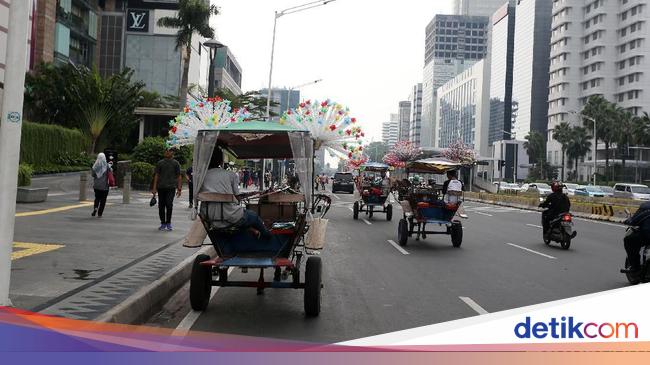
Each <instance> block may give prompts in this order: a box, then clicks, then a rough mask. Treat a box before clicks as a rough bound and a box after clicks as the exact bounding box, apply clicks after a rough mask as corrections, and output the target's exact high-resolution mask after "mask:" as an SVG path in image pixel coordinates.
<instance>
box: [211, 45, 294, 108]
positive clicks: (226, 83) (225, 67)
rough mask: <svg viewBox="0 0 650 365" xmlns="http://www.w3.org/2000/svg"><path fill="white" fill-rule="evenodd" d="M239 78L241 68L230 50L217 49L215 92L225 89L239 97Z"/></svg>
mask: <svg viewBox="0 0 650 365" xmlns="http://www.w3.org/2000/svg"><path fill="white" fill-rule="evenodd" d="M241 77H242V69H241V66H239V63H238V62H237V59H236V58H235V56H234V55H233V54H232V52H231V51H230V48H228V47H223V48H220V49H218V50H217V53H216V56H215V59H214V83H215V85H214V87H215V90H218V89H227V90H229V91H230V92H232V93H233V94H235V95H239V94H241V93H242V90H241ZM298 99H300V98H298Z"/></svg>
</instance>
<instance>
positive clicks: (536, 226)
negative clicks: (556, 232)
mask: <svg viewBox="0 0 650 365" xmlns="http://www.w3.org/2000/svg"><path fill="white" fill-rule="evenodd" d="M527 226H528V227H533V228H539V229H544V227H542V226H538V225H536V224H527Z"/></svg>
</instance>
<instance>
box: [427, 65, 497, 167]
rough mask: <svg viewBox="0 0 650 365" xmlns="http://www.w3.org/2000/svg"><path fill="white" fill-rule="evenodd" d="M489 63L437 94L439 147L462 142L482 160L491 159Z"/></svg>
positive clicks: (462, 76) (466, 72)
mask: <svg viewBox="0 0 650 365" xmlns="http://www.w3.org/2000/svg"><path fill="white" fill-rule="evenodd" d="M489 85H490V74H489V63H488V62H487V60H482V61H479V62H477V63H476V64H474V66H472V67H470V68H469V69H467V70H465V71H464V72H462V73H461V74H459V75H458V76H456V77H454V78H453V79H451V80H450V81H448V82H447V83H446V84H444V85H443V86H441V87H440V88H439V89H438V91H437V96H438V100H437V105H438V112H437V113H436V116H437V122H436V125H437V126H438V133H437V135H438V141H437V146H438V147H440V148H446V147H449V145H450V144H452V143H455V142H457V141H459V140H460V141H462V142H463V143H464V144H465V145H468V146H471V147H472V148H474V150H476V151H477V152H479V154H480V155H481V156H488V154H489V152H490V149H489V145H488V131H489V126H490V87H489Z"/></svg>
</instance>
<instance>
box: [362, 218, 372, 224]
mask: <svg viewBox="0 0 650 365" xmlns="http://www.w3.org/2000/svg"><path fill="white" fill-rule="evenodd" d="M361 220H362V221H364V222H366V224H367V225H369V226H372V223H370V221H369V220H367V219H365V218H361Z"/></svg>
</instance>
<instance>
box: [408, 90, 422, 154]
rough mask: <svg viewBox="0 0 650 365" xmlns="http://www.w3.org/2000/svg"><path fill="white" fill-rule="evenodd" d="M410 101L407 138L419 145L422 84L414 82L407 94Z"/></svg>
mask: <svg viewBox="0 0 650 365" xmlns="http://www.w3.org/2000/svg"><path fill="white" fill-rule="evenodd" d="M409 101H410V102H411V125H410V127H409V140H410V141H411V142H413V143H415V144H416V145H418V146H419V145H420V142H421V132H422V84H416V85H414V86H413V90H411V94H410V95H409Z"/></svg>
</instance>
